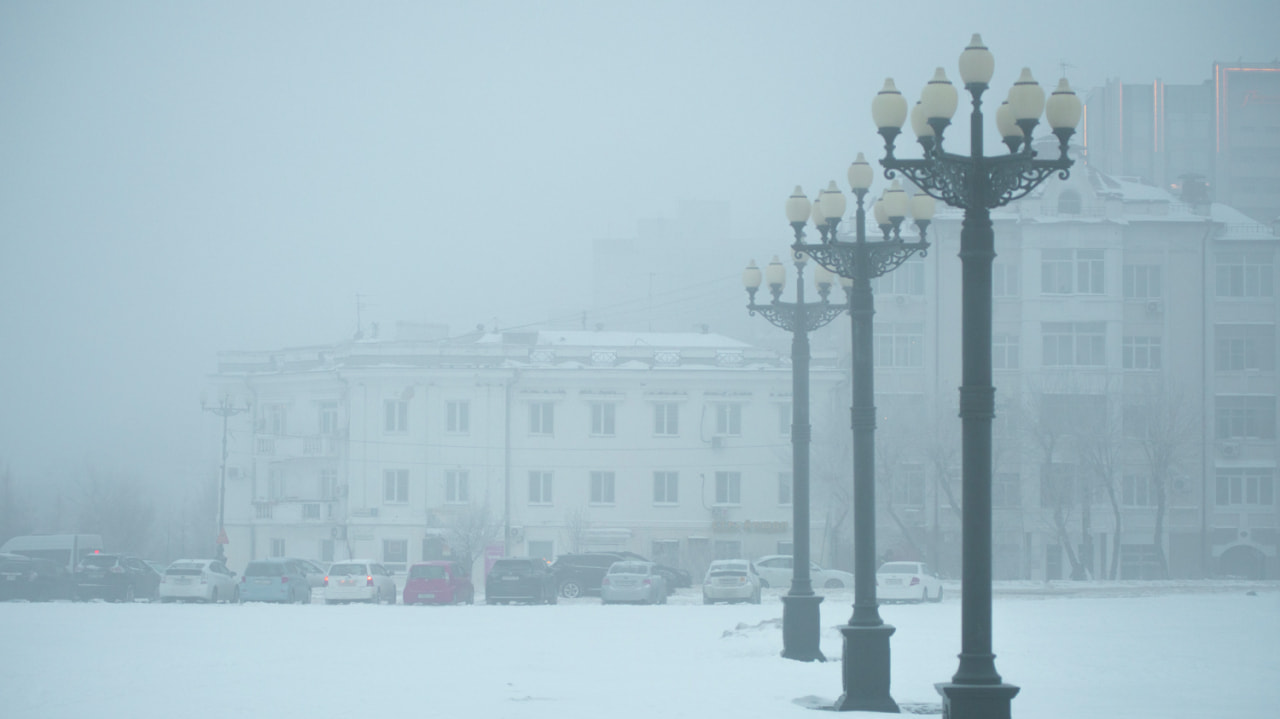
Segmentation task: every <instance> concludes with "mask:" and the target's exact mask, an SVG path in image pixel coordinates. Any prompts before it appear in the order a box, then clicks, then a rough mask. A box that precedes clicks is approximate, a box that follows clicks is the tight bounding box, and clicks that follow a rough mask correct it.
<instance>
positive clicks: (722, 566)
mask: <svg viewBox="0 0 1280 719" xmlns="http://www.w3.org/2000/svg"><path fill="white" fill-rule="evenodd" d="M716 602H751V603H752V604H759V603H760V575H759V574H757V573H756V568H755V567H754V566H752V564H751V562H748V561H747V560H745V559H717V560H715V561H714V562H712V563H711V566H709V567H707V576H706V578H705V579H703V580H702V603H703V604H714V603H716Z"/></svg>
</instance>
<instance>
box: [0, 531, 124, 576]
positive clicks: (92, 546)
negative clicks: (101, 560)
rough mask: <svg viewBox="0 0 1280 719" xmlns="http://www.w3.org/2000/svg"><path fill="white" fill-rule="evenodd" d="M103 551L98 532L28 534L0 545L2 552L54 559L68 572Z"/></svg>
mask: <svg viewBox="0 0 1280 719" xmlns="http://www.w3.org/2000/svg"><path fill="white" fill-rule="evenodd" d="M101 552H102V537H100V536H99V535H97V534H27V535H23V536H21V537H13V538H12V539H10V540H9V541H7V542H5V543H4V546H2V547H0V553H7V554H21V555H23V556H24V557H34V558H36V559H49V560H52V561H54V562H57V563H58V564H61V565H62V566H64V567H66V568H67V571H68V572H75V571H76V569H77V568H78V567H79V565H80V562H81V561H83V560H84V558H85V557H87V556H89V555H90V554H99V553H101Z"/></svg>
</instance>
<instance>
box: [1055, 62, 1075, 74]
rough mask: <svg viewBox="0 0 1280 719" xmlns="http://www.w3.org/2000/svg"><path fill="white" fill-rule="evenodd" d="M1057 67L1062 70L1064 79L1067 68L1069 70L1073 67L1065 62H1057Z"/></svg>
mask: <svg viewBox="0 0 1280 719" xmlns="http://www.w3.org/2000/svg"><path fill="white" fill-rule="evenodd" d="M1058 67H1060V68H1062V76H1063V77H1066V76H1067V68H1069V67H1070V68H1074V67H1075V65H1072V64H1071V63H1069V62H1067V61H1066V60H1059V61H1058Z"/></svg>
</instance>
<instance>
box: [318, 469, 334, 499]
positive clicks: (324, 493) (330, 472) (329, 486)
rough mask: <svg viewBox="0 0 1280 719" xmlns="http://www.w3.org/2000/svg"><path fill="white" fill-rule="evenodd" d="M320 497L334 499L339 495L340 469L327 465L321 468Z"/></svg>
mask: <svg viewBox="0 0 1280 719" xmlns="http://www.w3.org/2000/svg"><path fill="white" fill-rule="evenodd" d="M319 490H320V499H334V498H336V497H337V496H338V470H336V469H334V468H332V467H325V468H324V469H322V470H320V481H319Z"/></svg>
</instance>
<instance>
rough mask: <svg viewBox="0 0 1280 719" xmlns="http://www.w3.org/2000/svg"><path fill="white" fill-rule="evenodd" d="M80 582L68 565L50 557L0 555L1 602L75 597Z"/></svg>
mask: <svg viewBox="0 0 1280 719" xmlns="http://www.w3.org/2000/svg"><path fill="white" fill-rule="evenodd" d="M75 596H76V583H75V579H73V578H72V575H71V573H70V572H68V571H67V569H66V567H64V566H62V565H61V564H59V563H58V562H56V561H53V560H50V559H39V558H35V557H27V556H23V555H21V554H0V601H5V600H9V599H25V600H27V601H29V602H47V601H49V600H51V599H75Z"/></svg>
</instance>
